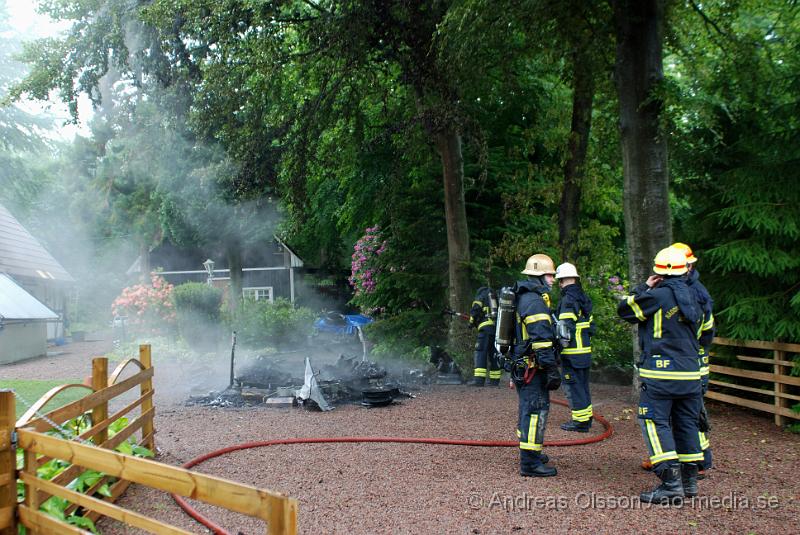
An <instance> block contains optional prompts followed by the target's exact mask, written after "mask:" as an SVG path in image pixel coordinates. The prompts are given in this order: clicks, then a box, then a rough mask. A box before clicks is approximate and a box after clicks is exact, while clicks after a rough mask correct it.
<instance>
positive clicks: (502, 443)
mask: <svg viewBox="0 0 800 535" xmlns="http://www.w3.org/2000/svg"><path fill="white" fill-rule="evenodd" d="M551 402H552V403H556V404H558V405H563V406H565V407H566V406H568V405H567V402H565V401H562V400H559V399H554V400H551ZM594 419H595V420H597V421H598V422H600V423H601V424H602V426H603V428H604V431H603V432H602V433H601V434H599V435H595V436H592V437H587V438H576V439H570V440H553V441H545V443H544V445H545V446H558V447H560V446H581V445H584V444H592V443H594V442H600V441H602V440H605V439H607V438H608V437H610V436H611V435H612V434H614V428H613V427H611V424H610V423H609V422H608V420H606V419H605V418H603V417H602V416H600V415H596V416H595V417H594ZM337 442H338V443H341V442H394V443H398V444H439V445H448V446H476V447H483V448H511V447H518V446H519V442H518V441H507V440H494V441H492V440H455V439H449V438H407V437H328V438H280V439H275V440H265V441H260V442H245V443H244V444H236V445H235V446H228V447H227V448H222V449H219V450H215V451H212V452H210V453H206V454H203V455H200V456H199V457H195V458H194V459H192V460H191V461H189V462H187V463H185V464H184V465H183V467H184V468H192V467H193V466H196V465H198V464H200V463H202V462H205V461H207V460H209V459H213V458H214V457H220V456H222V455H225V454H226V453H231V452H233V451H238V450H247V449H251V448H263V447H267V446H278V445H281V444H325V443H337ZM172 499H174V500H175V502H176V503H177V504H178V505H179V506H180V507H181V508H182V509H183V510H184V511H186V513H187V514H188V515H189V516H191V517H192V518H194V519H195V520H197V521H198V522H200V523H201V524H203V525H204V526H205V527H207V528H208V529H210V530H211V531H212V532H214V534H215V535H230V533H229V532H228V531H226V530H225V529H224V528H222V527H221V526H219V525H217V524H215V523H214V522H213V521H211V520H209V519H208V518H206V517H205V516H203V515H201V514H200V513H199V512H198V511H197V510H196V509H195V508H194V507H192V506H191V505H189V503H188V502H187V501H186V500H184V499H183V498H182V497H181V496H178V495H176V494H173V495H172Z"/></svg>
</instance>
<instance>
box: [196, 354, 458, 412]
mask: <svg viewBox="0 0 800 535" xmlns="http://www.w3.org/2000/svg"><path fill="white" fill-rule="evenodd" d="M233 348H235V339H234V345H233V346H232V350H231V378H230V384H229V385H228V388H226V389H225V390H223V391H220V392H213V391H212V392H209V393H208V395H205V396H192V397H190V398H189V399H188V400H187V404H190V405H205V406H212V407H246V406H255V405H264V406H269V407H294V406H301V407H304V408H307V409H312V410H322V411H329V410H331V409H333V408H334V407H335V406H336V405H339V404H342V403H360V404H361V405H363V406H365V407H383V406H387V405H391V404H392V403H394V402H395V401H396V400H398V399H401V398H413V397H414V396H413V394H411V393H410V391H413V390H417V389H419V388H422V387H424V386H427V385H433V384H449V385H453V384H462V382H463V380H462V377H461V373H460V370H459V369H458V366H457V365H456V363H455V362H454V361H453V359H452V358H451V357H450V355H449V354H447V352H446V351H444V350H442V349H441V348H439V347H437V346H431V358H430V366H426V367H421V368H395V369H392V370H391V371H390V370H388V369H387V368H386V367H384V366H381V365H380V364H378V363H375V362H373V361H370V360H367V358H366V355H363V356H353V355H345V354H341V355H339V357H338V359H336V361H335V362H333V363H332V364H324V365H322V366H321V367H319V368H317V369H315V367H312V361H311V358H310V357H305V359H304V363H303V365H302V366H301V365H300V363H299V361H298V360H297V358H296V357H297V355H294V357H295V358H294V359H292V358H287V355H279V354H268V355H259V356H256V357H255V358H254V359H252V360H250V361H249V362H247V363H246V364H244V365H243V366H242V367H241V369H240V370H238V372H237V373H236V374H235V375H234V372H233V369H234V367H233V355H234V352H233ZM289 357H291V356H289ZM292 361H293V362H292ZM301 367H302V368H303V369H302V371H303V374H302V376H300V374H299V373H298V372H300V371H301Z"/></svg>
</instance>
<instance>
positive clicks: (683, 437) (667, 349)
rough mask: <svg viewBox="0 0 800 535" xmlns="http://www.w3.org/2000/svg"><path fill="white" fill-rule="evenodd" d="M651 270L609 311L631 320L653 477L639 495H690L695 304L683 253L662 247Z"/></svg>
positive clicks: (695, 413)
mask: <svg viewBox="0 0 800 535" xmlns="http://www.w3.org/2000/svg"><path fill="white" fill-rule="evenodd" d="M653 271H654V272H655V274H654V275H651V276H650V277H648V279H647V281H646V282H645V283H644V284H640V285H639V286H637V287H636V288H634V290H633V293H632V294H631V295H629V296H628V297H627V298H626V299H623V300H622V301H620V303H619V305H618V307H617V312H618V314H619V315H620V317H621V318H622V319H624V320H626V321H628V322H630V323H634V324H638V327H639V345H640V349H641V355H640V357H639V361H638V363H637V367H638V368H639V377H640V380H641V383H640V393H639V410H638V420H639V425H640V427H641V429H642V435H643V437H644V441H645V444H646V445H647V450H648V453H649V455H650V462H651V463H652V465H653V472H654V473H655V474H656V475H657V476H658V477H659V479H661V484H660V485H659V486H658V487H656V488H655V489H654V490H652V491H650V492H643V493H642V494H641V495H640V499H641V501H642V502H646V503H664V502H672V501H673V500H680V499H682V498H683V497H684V496H696V495H697V472H698V468H699V466H698V463H700V462H702V461H703V452H702V449H701V447H700V436H699V430H698V419H699V417H700V410H701V407H702V404H703V403H702V385H701V381H700V376H701V374H700V362H699V360H698V354H699V350H700V346H699V342H698V337H697V333H698V331H699V330H700V328H701V327H702V322H703V319H702V312H701V310H700V306H699V305H698V303H697V300H696V299H695V297H694V294H693V292H692V291H691V290H690V289H689V286H688V285H687V284H686V280H685V277H684V275H685V274H686V273H687V271H688V268H687V267H686V255H685V254H684V252H683V251H681V250H680V249H675V248H672V247H668V248H666V249H662V250H661V251H659V252H658V254H657V255H656V257H655V261H654V267H653Z"/></svg>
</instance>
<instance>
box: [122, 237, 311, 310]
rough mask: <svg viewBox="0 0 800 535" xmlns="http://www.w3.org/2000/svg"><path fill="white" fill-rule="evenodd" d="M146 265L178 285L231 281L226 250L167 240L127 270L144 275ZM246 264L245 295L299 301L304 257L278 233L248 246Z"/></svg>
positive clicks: (223, 286) (271, 299)
mask: <svg viewBox="0 0 800 535" xmlns="http://www.w3.org/2000/svg"><path fill="white" fill-rule="evenodd" d="M207 260H211V264H207V263H206V261H207ZM146 265H149V266H152V268H153V271H152V273H153V274H157V275H159V276H161V277H164V279H166V280H167V281H168V282H169V283H171V284H174V285H179V284H183V283H185V282H209V281H210V283H211V284H213V285H214V286H217V287H220V288H223V289H227V287H228V285H229V282H230V269H228V266H227V265H226V260H225V255H224V254H223V253H222V252H215V251H208V250H206V249H200V248H190V249H187V248H180V247H176V246H174V245H172V244H171V243H168V242H166V243H164V244H162V245H160V246H158V247H156V248H155V249H153V250H152V251H150V253H149V259H148V260H144V259H142V257H141V256H140V257H139V258H137V259H136V261H135V262H134V263H133V265H132V266H131V267H130V269H128V271H127V273H128V275H138V276H141V272H142V266H146ZM206 265H207V266H208V267H205V266H206ZM242 265H243V266H244V267H243V268H242V293H243V295H244V297H250V298H253V299H256V300H268V301H270V302H272V301H274V300H275V299H276V298H278V297H282V298H285V299H288V300H290V301H291V302H293V303H294V302H295V299H296V298H297V292H298V286H299V284H298V283H299V276H300V273H301V271H302V268H303V261H302V260H301V259H300V258H299V257H298V256H297V255H296V254H295V253H294V252H293V251H292V250H291V249H290V248H289V247H288V246H287V245H286V244H285V243H284V242H283V241H282V240H280V239H279V238H278V237H273V239H272V240H271V241H267V242H265V243H261V244H259V245H255V246H250V247H247V248H246V249H245V250H244V251H243V254H242ZM209 269H210V270H211V271H210V272H209Z"/></svg>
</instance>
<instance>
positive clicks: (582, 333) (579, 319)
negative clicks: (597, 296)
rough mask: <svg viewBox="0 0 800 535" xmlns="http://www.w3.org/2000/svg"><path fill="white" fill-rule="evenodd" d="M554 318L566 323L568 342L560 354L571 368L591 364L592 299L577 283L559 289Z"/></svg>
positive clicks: (585, 366) (586, 366)
mask: <svg viewBox="0 0 800 535" xmlns="http://www.w3.org/2000/svg"><path fill="white" fill-rule="evenodd" d="M556 319H557V320H558V321H559V322H562V323H565V324H566V325H567V328H568V330H569V335H570V339H569V343H568V344H567V346H566V347H562V349H561V356H562V357H563V358H568V359H569V362H570V364H571V365H572V367H573V368H588V367H589V366H591V360H592V344H591V336H592V334H594V326H593V325H592V300H591V299H590V298H589V296H588V295H586V294H585V293H584V291H583V288H581V285H580V284H579V283H576V284H570V285H569V286H566V287H564V288H563V289H562V290H561V301H560V302H559V303H558V313H557V314H556Z"/></svg>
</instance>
